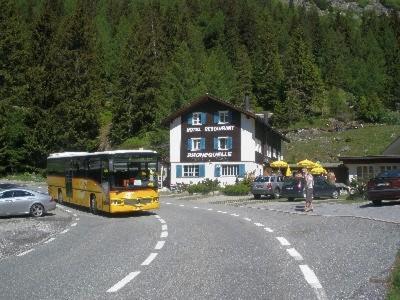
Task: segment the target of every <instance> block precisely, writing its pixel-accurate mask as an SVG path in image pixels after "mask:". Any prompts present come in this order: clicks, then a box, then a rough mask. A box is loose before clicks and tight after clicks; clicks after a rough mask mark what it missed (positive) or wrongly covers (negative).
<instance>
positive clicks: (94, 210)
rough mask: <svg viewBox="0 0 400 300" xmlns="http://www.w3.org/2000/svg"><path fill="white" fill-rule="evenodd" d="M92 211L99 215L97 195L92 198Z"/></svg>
mask: <svg viewBox="0 0 400 300" xmlns="http://www.w3.org/2000/svg"><path fill="white" fill-rule="evenodd" d="M90 211H91V212H92V214H94V215H97V201H96V196H95V195H92V196H90Z"/></svg>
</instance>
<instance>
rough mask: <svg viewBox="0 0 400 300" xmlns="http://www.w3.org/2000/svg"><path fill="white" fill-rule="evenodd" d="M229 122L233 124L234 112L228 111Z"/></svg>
mask: <svg viewBox="0 0 400 300" xmlns="http://www.w3.org/2000/svg"><path fill="white" fill-rule="evenodd" d="M228 122H229V123H232V112H231V111H228Z"/></svg>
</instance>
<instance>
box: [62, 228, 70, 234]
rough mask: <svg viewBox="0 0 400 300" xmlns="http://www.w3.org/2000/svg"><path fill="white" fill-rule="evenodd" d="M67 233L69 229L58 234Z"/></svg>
mask: <svg viewBox="0 0 400 300" xmlns="http://www.w3.org/2000/svg"><path fill="white" fill-rule="evenodd" d="M68 231H69V229H64V230H63V231H61V232H60V234H64V233H67V232H68Z"/></svg>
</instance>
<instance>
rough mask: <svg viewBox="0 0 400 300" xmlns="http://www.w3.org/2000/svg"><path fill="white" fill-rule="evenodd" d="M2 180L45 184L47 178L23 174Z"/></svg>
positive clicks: (9, 176) (34, 174) (33, 174)
mask: <svg viewBox="0 0 400 300" xmlns="http://www.w3.org/2000/svg"><path fill="white" fill-rule="evenodd" d="M0 179H5V180H11V181H33V182H45V181H46V177H43V176H42V175H40V174H37V173H27V172H25V173H23V174H14V175H8V176H5V177H2V178H0Z"/></svg>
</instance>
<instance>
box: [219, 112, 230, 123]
mask: <svg viewBox="0 0 400 300" xmlns="http://www.w3.org/2000/svg"><path fill="white" fill-rule="evenodd" d="M218 113H219V120H218V124H226V123H229V114H228V111H227V110H224V111H220V112H218Z"/></svg>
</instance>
